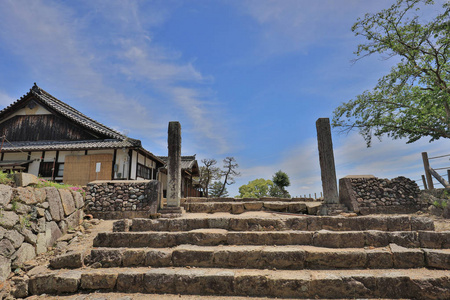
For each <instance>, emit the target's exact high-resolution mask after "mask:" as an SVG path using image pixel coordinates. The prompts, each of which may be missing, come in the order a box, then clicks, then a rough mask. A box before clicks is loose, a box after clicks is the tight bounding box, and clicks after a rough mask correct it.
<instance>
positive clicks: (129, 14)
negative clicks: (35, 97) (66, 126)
mask: <svg viewBox="0 0 450 300" xmlns="http://www.w3.org/2000/svg"><path fill="white" fill-rule="evenodd" d="M80 3H82V5H79V6H78V7H77V10H78V11H75V10H74V9H75V8H73V7H71V8H69V7H67V6H65V5H64V4H63V3H61V2H53V1H39V0H37V1H33V2H31V3H30V2H28V1H21V0H18V1H1V2H0V10H1V11H2V12H3V14H4V17H2V20H0V25H1V27H2V31H1V32H0V40H1V41H2V43H3V44H4V47H7V48H8V49H9V50H10V52H12V53H15V55H16V56H19V57H20V58H21V59H22V61H25V63H26V65H27V68H29V70H30V73H31V74H33V76H34V77H35V78H37V79H36V80H35V81H37V83H38V84H39V85H40V86H41V87H43V88H46V89H48V91H49V92H51V93H53V94H54V95H55V96H57V97H59V98H61V99H62V100H64V101H67V102H69V103H70V104H72V105H73V106H75V107H76V108H78V109H80V110H81V111H83V112H85V113H86V114H88V115H92V114H93V113H95V114H94V116H97V117H98V118H100V121H103V122H104V123H106V124H108V125H110V126H112V127H115V128H119V129H121V130H123V131H129V132H130V135H131V136H135V135H136V134H137V135H138V136H145V137H146V138H150V139H155V140H156V144H161V143H159V142H158V141H157V140H158V139H161V140H164V138H163V136H164V135H165V128H166V127H167V121H169V120H171V119H173V118H174V117H177V118H178V120H180V121H182V122H186V123H190V122H193V124H194V125H192V126H189V124H187V126H186V127H188V128H189V127H190V128H192V130H193V131H195V132H194V134H193V136H195V137H198V138H199V139H203V140H205V141H210V143H206V144H208V145H209V146H211V147H213V148H214V147H217V149H216V151H218V152H223V151H225V150H226V147H225V145H227V143H226V136H227V134H226V132H227V126H226V124H225V123H221V122H220V120H221V119H220V118H217V114H219V112H217V111H215V110H214V107H213V106H211V105H208V103H209V102H213V101H214V99H213V98H208V99H207V100H206V99H204V98H202V97H200V96H199V95H207V93H206V92H205V91H207V89H205V87H204V85H205V83H208V82H211V80H212V78H211V76H204V75H203V74H202V73H201V72H200V71H199V70H197V69H196V67H195V66H194V65H193V63H192V61H191V60H189V59H185V58H183V57H182V54H181V53H179V52H177V51H176V50H169V49H166V48H165V47H164V46H162V45H158V43H157V41H155V40H154V39H153V38H152V32H151V29H152V28H153V27H154V26H159V25H161V24H163V23H164V22H165V21H166V19H167V16H168V15H170V10H168V9H167V6H164V7H163V6H162V5H161V6H158V4H157V3H156V4H149V3H145V2H144V3H143V2H139V1H107V2H105V1H85V2H80ZM149 5H155V6H156V7H155V9H145V13H144V12H143V9H141V8H142V7H141V6H146V8H148V6H149ZM97 27H99V28H97ZM100 27H105V28H101V29H102V30H100ZM121 75H126V78H127V79H126V82H124V81H123V79H121ZM130 83H131V84H135V85H138V86H142V87H144V88H143V90H142V91H140V92H139V91H133V93H126V92H119V91H121V90H124V91H126V90H127V89H129V88H130V87H126V86H127V85H128V84H130ZM186 85H189V86H188V87H186ZM196 85H197V86H196ZM60 86H61V87H64V88H61V89H59V88H58V87H60ZM116 86H117V87H116ZM58 90H66V91H68V92H67V93H66V94H65V95H61V94H58V92H57V91H58ZM144 90H145V91H144ZM131 94H132V95H133V96H130V95H131ZM206 98H207V96H206ZM74 101H78V103H74ZM177 105H178V106H180V105H181V106H180V107H181V108H182V109H181V110H180V109H177V108H174V107H175V106H177ZM86 110H90V112H86ZM172 112H177V113H175V114H173V113H172ZM200 118H201V119H202V120H204V121H205V124H207V125H208V126H199V124H198V122H199V120H200ZM217 124H220V125H217ZM205 128H210V129H205ZM212 128H215V130H217V131H218V133H219V134H217V135H216V136H214V135H212V134H211V133H210V130H211V129H212ZM211 139H212V140H211Z"/></svg>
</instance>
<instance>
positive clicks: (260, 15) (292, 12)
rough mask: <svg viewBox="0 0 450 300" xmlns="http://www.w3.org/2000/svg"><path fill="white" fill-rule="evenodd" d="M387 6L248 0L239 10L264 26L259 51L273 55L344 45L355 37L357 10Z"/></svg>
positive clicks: (330, 0)
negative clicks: (331, 43) (316, 47)
mask: <svg viewBox="0 0 450 300" xmlns="http://www.w3.org/2000/svg"><path fill="white" fill-rule="evenodd" d="M386 3H389V1H376V2H364V3H362V2H361V1H357V0H350V1H345V2H342V1H333V0H323V1H307V0H301V1H298V0H283V1H273V0H245V1H242V2H241V3H240V7H241V8H242V9H244V11H246V12H247V13H248V14H249V15H250V16H251V17H253V18H254V19H255V20H256V21H257V22H258V24H260V26H262V27H263V33H262V35H261V42H262V43H263V45H264V47H258V49H261V48H262V49H265V50H266V51H267V54H268V55H271V54H277V53H286V52H292V51H303V52H305V53H306V52H307V51H308V50H309V48H310V46H311V45H314V44H327V43H330V42H333V43H343V42H344V41H345V40H346V39H348V38H350V37H352V36H353V34H352V33H351V31H350V27H351V25H352V24H353V22H354V21H356V20H354V19H353V15H354V11H355V8H356V9H359V10H360V11H361V14H363V12H368V11H370V10H373V9H374V8H379V7H383V5H385V4H386ZM385 6H386V5H385ZM350 15H351V16H352V17H350V18H349V16H350Z"/></svg>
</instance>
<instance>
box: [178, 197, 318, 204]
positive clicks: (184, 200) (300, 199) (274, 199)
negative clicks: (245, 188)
mask: <svg viewBox="0 0 450 300" xmlns="http://www.w3.org/2000/svg"><path fill="white" fill-rule="evenodd" d="M261 201H267V202H278V201H281V202H316V203H322V202H323V201H322V200H320V199H314V198H304V197H296V198H277V197H262V198H231V197H226V198H204V197H189V198H181V204H184V203H208V202H261Z"/></svg>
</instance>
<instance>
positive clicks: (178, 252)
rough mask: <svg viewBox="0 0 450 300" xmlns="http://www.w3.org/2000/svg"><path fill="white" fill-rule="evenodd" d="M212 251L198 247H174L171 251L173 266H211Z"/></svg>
mask: <svg viewBox="0 0 450 300" xmlns="http://www.w3.org/2000/svg"><path fill="white" fill-rule="evenodd" d="M213 255H214V251H213V250H211V249H206V250H204V249H199V248H193V247H192V248H188V249H183V248H176V249H174V250H173V252H172V262H173V265H174V266H194V267H211V266H212V265H213Z"/></svg>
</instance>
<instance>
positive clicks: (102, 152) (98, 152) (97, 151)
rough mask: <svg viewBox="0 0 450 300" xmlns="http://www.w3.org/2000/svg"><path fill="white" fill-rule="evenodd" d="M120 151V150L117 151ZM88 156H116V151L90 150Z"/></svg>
mask: <svg viewBox="0 0 450 300" xmlns="http://www.w3.org/2000/svg"><path fill="white" fill-rule="evenodd" d="M117 151H120V150H117ZM87 154H88V155H91V154H112V155H114V150H113V149H104V150H88V153H87Z"/></svg>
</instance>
